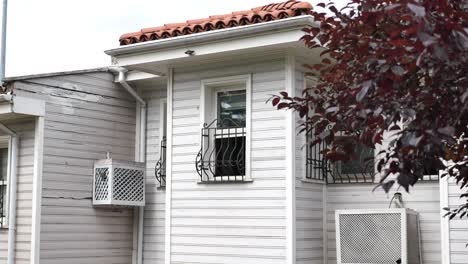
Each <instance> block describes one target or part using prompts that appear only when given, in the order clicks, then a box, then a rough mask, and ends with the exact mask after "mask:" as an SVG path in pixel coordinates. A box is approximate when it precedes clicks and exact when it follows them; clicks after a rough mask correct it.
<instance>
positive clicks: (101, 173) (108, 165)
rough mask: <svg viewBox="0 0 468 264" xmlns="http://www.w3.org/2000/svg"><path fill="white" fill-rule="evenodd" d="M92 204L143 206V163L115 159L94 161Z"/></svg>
mask: <svg viewBox="0 0 468 264" xmlns="http://www.w3.org/2000/svg"><path fill="white" fill-rule="evenodd" d="M93 205H99V206H104V205H106V206H144V205H145V164H144V163H142V162H133V161H123V160H115V159H103V160H98V161H96V162H95V163H94V180H93Z"/></svg>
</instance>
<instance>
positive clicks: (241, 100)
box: [217, 90, 246, 128]
mask: <svg viewBox="0 0 468 264" xmlns="http://www.w3.org/2000/svg"><path fill="white" fill-rule="evenodd" d="M217 97H218V98H217V99H218V106H217V115H218V128H235V127H245V114H246V111H245V101H246V97H245V90H236V91H226V92H219V93H218V95H217Z"/></svg>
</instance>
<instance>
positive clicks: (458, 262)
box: [441, 182, 468, 264]
mask: <svg viewBox="0 0 468 264" xmlns="http://www.w3.org/2000/svg"><path fill="white" fill-rule="evenodd" d="M441 184H443V183H441ZM460 194H462V190H460V187H459V186H458V185H456V184H455V183H453V182H450V183H449V186H448V204H449V207H451V208H457V206H459V205H461V204H462V203H466V198H465V199H460ZM449 230H450V231H449V238H450V242H449V246H450V263H451V264H466V263H468V247H467V244H468V219H467V218H466V217H465V218H463V219H460V218H459V217H455V218H454V219H452V220H451V221H450V222H449Z"/></svg>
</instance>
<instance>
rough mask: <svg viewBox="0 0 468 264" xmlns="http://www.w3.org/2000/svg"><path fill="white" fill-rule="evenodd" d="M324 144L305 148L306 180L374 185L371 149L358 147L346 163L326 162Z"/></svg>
mask: <svg viewBox="0 0 468 264" xmlns="http://www.w3.org/2000/svg"><path fill="white" fill-rule="evenodd" d="M327 149H328V146H327V144H326V143H325V142H321V143H319V144H316V145H313V146H312V145H311V146H307V151H306V156H307V159H306V178H307V179H312V180H319V181H325V182H326V183H328V184H339V183H374V179H375V178H374V176H375V173H374V158H373V157H374V152H373V149H372V148H367V147H365V146H360V147H358V148H357V149H356V150H355V157H354V159H352V160H350V161H348V162H331V161H329V160H327V158H326V156H325V153H324V152H325V151H326V150H327Z"/></svg>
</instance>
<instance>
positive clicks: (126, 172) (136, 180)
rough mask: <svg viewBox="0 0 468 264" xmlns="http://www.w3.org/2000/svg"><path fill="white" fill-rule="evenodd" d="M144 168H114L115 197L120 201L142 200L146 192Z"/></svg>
mask: <svg viewBox="0 0 468 264" xmlns="http://www.w3.org/2000/svg"><path fill="white" fill-rule="evenodd" d="M143 184H144V174H143V170H135V169H127V168H114V185H113V187H114V189H113V193H114V199H116V200H120V201H134V202H138V201H142V200H143V198H144V197H143V196H144V193H143V192H142V190H143Z"/></svg>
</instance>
